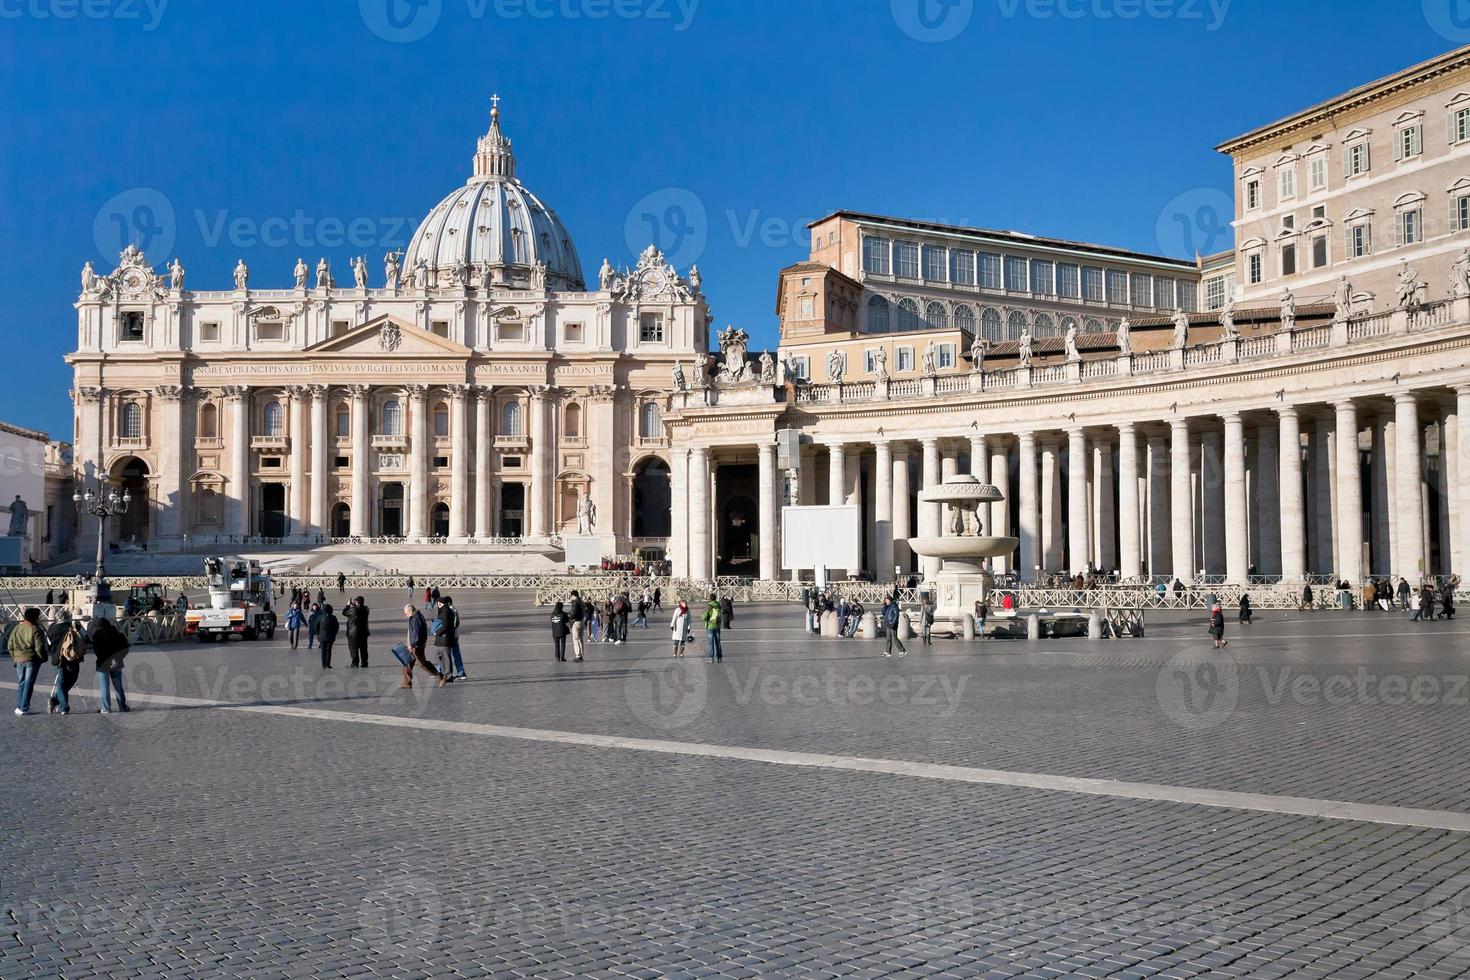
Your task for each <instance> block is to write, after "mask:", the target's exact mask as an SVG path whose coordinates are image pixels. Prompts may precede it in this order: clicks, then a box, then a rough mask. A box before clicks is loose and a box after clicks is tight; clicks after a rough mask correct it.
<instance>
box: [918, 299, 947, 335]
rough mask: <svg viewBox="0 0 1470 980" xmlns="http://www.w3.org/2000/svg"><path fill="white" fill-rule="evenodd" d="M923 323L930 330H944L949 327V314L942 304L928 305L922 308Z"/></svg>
mask: <svg viewBox="0 0 1470 980" xmlns="http://www.w3.org/2000/svg"><path fill="white" fill-rule="evenodd" d="M924 322H925V323H926V324H928V326H929V328H930V329H931V330H944V329H947V328H948V327H949V314H948V313H946V312H945V311H944V305H943V304H942V303H930V304H929V305H928V306H925V307H924Z"/></svg>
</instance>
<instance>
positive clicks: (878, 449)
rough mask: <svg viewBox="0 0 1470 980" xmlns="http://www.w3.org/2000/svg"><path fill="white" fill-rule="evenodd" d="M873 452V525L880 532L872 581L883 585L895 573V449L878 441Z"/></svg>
mask: <svg viewBox="0 0 1470 980" xmlns="http://www.w3.org/2000/svg"><path fill="white" fill-rule="evenodd" d="M873 449H874V451H875V460H874V463H873V523H874V524H876V525H877V531H878V538H877V540H878V548H877V552H876V554H874V555H873V566H874V567H873V577H874V578H875V579H877V580H878V581H879V582H882V581H885V580H887V578H888V573H889V572H891V571H893V538H894V535H895V531H894V527H893V510H894V507H893V447H892V445H891V444H890V443H889V442H888V440H887V439H879V440H878V441H877V442H875V443H874V444H873ZM905 503H907V501H905Z"/></svg>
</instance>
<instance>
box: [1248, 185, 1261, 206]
mask: <svg viewBox="0 0 1470 980" xmlns="http://www.w3.org/2000/svg"><path fill="white" fill-rule="evenodd" d="M1260 206H1261V182H1260V181H1259V180H1248V181H1246V182H1245V208H1246V210H1247V211H1254V210H1255V209H1256V208H1258V207H1260Z"/></svg>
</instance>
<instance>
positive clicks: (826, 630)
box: [822, 611, 837, 637]
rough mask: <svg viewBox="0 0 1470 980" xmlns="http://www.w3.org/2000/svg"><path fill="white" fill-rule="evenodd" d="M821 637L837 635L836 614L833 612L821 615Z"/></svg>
mask: <svg viewBox="0 0 1470 980" xmlns="http://www.w3.org/2000/svg"><path fill="white" fill-rule="evenodd" d="M822 635H823V636H833V637H835V636H836V635H837V614H836V613H835V612H831V611H828V612H824V613H822Z"/></svg>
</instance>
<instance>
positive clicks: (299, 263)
mask: <svg viewBox="0 0 1470 980" xmlns="http://www.w3.org/2000/svg"><path fill="white" fill-rule="evenodd" d="M306 274H307V273H306V260H305V259H300V258H298V259H297V260H296V288H297V289H305V288H306Z"/></svg>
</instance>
